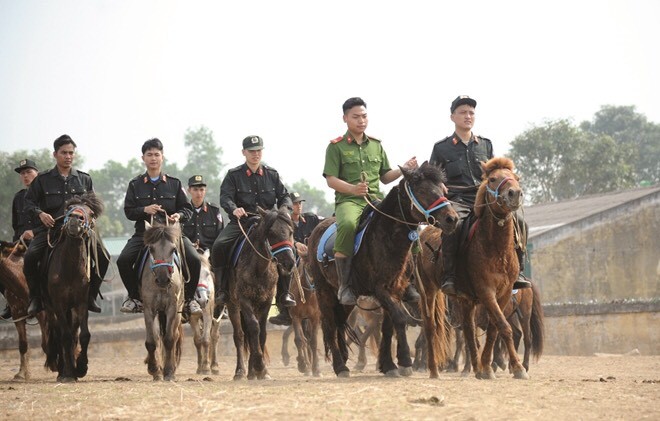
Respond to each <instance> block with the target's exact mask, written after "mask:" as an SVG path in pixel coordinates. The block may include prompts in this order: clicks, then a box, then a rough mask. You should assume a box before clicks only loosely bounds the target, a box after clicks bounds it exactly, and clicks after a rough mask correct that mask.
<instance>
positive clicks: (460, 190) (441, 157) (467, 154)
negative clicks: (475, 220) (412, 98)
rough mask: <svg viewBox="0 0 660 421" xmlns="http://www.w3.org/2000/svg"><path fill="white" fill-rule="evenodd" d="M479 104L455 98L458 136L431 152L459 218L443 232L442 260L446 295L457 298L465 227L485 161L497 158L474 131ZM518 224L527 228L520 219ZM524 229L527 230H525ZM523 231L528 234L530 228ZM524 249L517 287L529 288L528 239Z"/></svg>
mask: <svg viewBox="0 0 660 421" xmlns="http://www.w3.org/2000/svg"><path fill="white" fill-rule="evenodd" d="M476 107H477V101H475V100H474V99H473V98H470V97H469V96H467V95H461V96H459V97H457V98H456V99H454V101H452V103H451V107H450V108H449V110H450V111H451V114H450V116H449V118H450V119H451V121H453V122H454V127H455V128H454V133H453V134H452V135H451V136H447V137H446V138H444V139H442V140H440V141H438V142H436V143H435V145H434V146H433V151H432V152H431V161H430V162H431V164H433V165H437V166H439V167H440V168H442V169H443V170H444V171H445V173H446V174H447V188H448V193H447V198H448V199H449V200H451V201H452V206H453V207H454V209H455V210H456V212H457V213H458V215H459V218H460V219H459V222H458V225H457V226H456V230H455V231H454V232H452V233H451V234H447V233H444V232H443V233H442V259H443V267H444V274H443V279H442V286H441V289H442V292H444V293H445V294H448V295H456V293H457V290H456V285H455V283H456V254H457V253H458V242H459V238H460V232H461V226H462V225H463V221H464V220H465V218H467V217H468V215H469V214H470V212H471V211H472V208H473V207H474V201H475V198H476V195H477V190H478V189H479V185H481V181H482V179H481V176H482V169H481V165H480V163H481V162H486V161H488V160H489V159H490V158H492V157H493V145H492V144H491V141H490V140H489V139H486V138H485V137H481V136H477V135H475V134H474V132H473V131H472V128H473V127H474V122H475V117H476V113H475V109H476ZM518 224H519V225H521V226H522V225H525V223H524V221H522V219H521V218H520V216H518ZM523 228H524V227H523ZM520 231H521V232H527V230H526V228H524V229H521V230H520ZM522 244H523V246H522V247H518V246H516V253H517V254H518V260H519V262H520V275H519V277H518V280H517V281H516V282H515V284H514V286H513V288H514V289H518V288H529V287H531V284H530V282H529V281H528V280H527V279H525V276H524V275H523V272H522V271H523V269H524V267H525V252H524V250H525V249H526V246H527V236H526V235H525V236H524V238H523V239H522Z"/></svg>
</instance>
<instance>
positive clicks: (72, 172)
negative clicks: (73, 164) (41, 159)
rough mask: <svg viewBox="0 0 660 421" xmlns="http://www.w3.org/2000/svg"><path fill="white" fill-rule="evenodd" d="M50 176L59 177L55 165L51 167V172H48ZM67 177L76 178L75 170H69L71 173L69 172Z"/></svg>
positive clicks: (76, 172)
mask: <svg viewBox="0 0 660 421" xmlns="http://www.w3.org/2000/svg"><path fill="white" fill-rule="evenodd" d="M49 174H50V175H52V176H53V177H61V176H60V172H59V171H58V170H57V165H56V166H54V167H53V169H52V170H50V172H49ZM69 177H78V170H76V169H75V168H71V171H70V172H69Z"/></svg>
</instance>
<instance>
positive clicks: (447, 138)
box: [435, 136, 453, 145]
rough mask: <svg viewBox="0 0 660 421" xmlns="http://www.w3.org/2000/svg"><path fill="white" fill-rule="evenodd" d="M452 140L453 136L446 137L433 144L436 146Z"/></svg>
mask: <svg viewBox="0 0 660 421" xmlns="http://www.w3.org/2000/svg"><path fill="white" fill-rule="evenodd" d="M452 138H453V136H447V137H445V138H444V139H442V140H438V141H437V142H435V144H436V145H437V144H438V143H442V142H446V141H448V140H450V139H452Z"/></svg>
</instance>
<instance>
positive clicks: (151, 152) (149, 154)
mask: <svg viewBox="0 0 660 421" xmlns="http://www.w3.org/2000/svg"><path fill="white" fill-rule="evenodd" d="M164 159H165V156H164V155H163V152H162V151H161V150H159V149H157V148H151V149H148V150H147V151H145V152H144V155H142V162H144V165H145V166H146V167H147V170H148V171H158V172H160V168H161V167H162V166H163V160H164Z"/></svg>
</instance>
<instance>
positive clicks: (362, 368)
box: [353, 364, 366, 372]
mask: <svg viewBox="0 0 660 421" xmlns="http://www.w3.org/2000/svg"><path fill="white" fill-rule="evenodd" d="M365 365H366V364H355V367H353V370H355V371H359V372H362V371H364V367H365Z"/></svg>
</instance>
